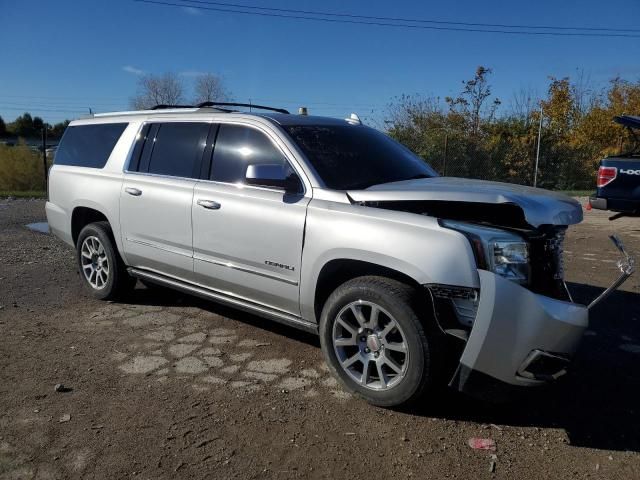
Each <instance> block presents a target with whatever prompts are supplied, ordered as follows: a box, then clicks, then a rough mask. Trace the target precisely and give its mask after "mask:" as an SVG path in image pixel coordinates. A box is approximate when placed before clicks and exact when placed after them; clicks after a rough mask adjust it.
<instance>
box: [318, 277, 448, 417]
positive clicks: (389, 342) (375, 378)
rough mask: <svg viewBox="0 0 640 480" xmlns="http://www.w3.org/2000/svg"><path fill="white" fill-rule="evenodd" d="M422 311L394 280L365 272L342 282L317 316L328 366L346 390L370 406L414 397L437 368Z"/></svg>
mask: <svg viewBox="0 0 640 480" xmlns="http://www.w3.org/2000/svg"><path fill="white" fill-rule="evenodd" d="M425 310H426V309H425V308H424V302H423V301H422V300H421V298H420V296H419V294H418V292H416V290H415V289H414V288H413V287H411V286H409V285H405V284H403V283H401V282H398V281H396V280H392V279H389V278H385V277H374V276H370V277H359V278H355V279H353V280H350V281H348V282H346V283H344V284H343V285H341V286H340V287H338V288H337V289H336V290H335V291H334V292H333V293H332V294H331V296H330V297H329V299H328V300H327V302H326V303H325V306H324V308H323V311H322V316H321V319H320V342H321V345H322V350H323V352H324V356H325V359H326V362H327V364H328V365H329V368H330V370H331V371H332V372H333V374H334V375H335V376H336V377H337V378H339V379H340V380H341V381H342V383H343V385H344V386H345V387H346V389H347V390H349V391H350V392H352V393H355V394H357V395H359V396H361V397H362V398H364V399H365V400H367V401H368V402H369V403H372V404H374V405H378V406H384V407H391V406H398V405H401V404H405V403H410V402H413V401H415V400H417V399H418V398H420V397H421V396H422V395H423V394H424V392H425V391H426V390H427V389H428V388H429V387H430V386H431V385H432V384H433V383H434V378H435V376H436V375H435V371H436V369H437V368H439V365H438V363H439V362H438V361H437V360H436V356H435V355H434V353H435V350H436V348H437V346H436V345H435V344H434V343H435V342H436V341H437V339H436V336H435V334H433V335H427V331H429V332H431V329H430V328H428V325H429V324H428V322H429V320H430V319H428V318H424V317H425ZM421 316H422V317H423V318H422V320H421Z"/></svg>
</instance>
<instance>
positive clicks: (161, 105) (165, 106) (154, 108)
mask: <svg viewBox="0 0 640 480" xmlns="http://www.w3.org/2000/svg"><path fill="white" fill-rule="evenodd" d="M168 108H196V106H195V105H168V104H166V103H161V104H159V105H155V106H153V107H151V108H150V109H149V110H166V109H168Z"/></svg>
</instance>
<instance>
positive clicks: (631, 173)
mask: <svg viewBox="0 0 640 480" xmlns="http://www.w3.org/2000/svg"><path fill="white" fill-rule="evenodd" d="M620 173H626V174H627V175H640V170H631V169H628V170H625V169H624V168H621V169H620Z"/></svg>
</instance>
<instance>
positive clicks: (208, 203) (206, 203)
mask: <svg viewBox="0 0 640 480" xmlns="http://www.w3.org/2000/svg"><path fill="white" fill-rule="evenodd" d="M197 203H198V205H200V206H201V207H204V208H207V209H209V210H220V207H221V206H222V205H220V204H219V203H218V202H214V201H213V200H203V199H200V200H198V202H197Z"/></svg>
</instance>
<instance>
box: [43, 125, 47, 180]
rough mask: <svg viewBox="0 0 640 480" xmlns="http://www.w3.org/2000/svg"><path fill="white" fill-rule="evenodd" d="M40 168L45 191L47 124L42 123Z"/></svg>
mask: <svg viewBox="0 0 640 480" xmlns="http://www.w3.org/2000/svg"><path fill="white" fill-rule="evenodd" d="M42 168H43V169H44V190H45V192H46V191H47V124H46V123H43V125H42Z"/></svg>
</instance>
